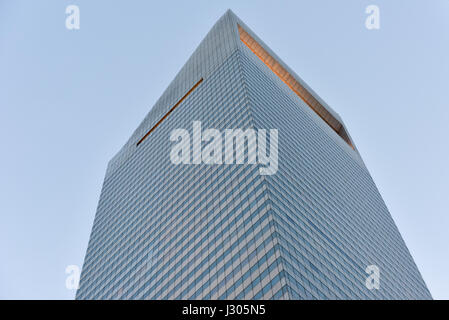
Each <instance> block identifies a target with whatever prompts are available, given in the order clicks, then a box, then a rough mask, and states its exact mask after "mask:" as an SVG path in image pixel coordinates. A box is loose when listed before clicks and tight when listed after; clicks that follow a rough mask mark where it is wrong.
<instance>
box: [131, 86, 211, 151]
mask: <svg viewBox="0 0 449 320" xmlns="http://www.w3.org/2000/svg"><path fill="white" fill-rule="evenodd" d="M201 82H203V78H201V79H200V80H199V81H198V82H197V83H195V85H194V86H193V87H192V88H191V89H190V90H189V91H187V93H186V94H185V95H184V96H183V97H182V98H181V99H179V101H178V102H176V104H175V105H174V106H173V107H172V108H171V109H170V110H168V112H167V113H166V114H165V115H164V116H163V117H162V118H161V120H159V121H158V122H157V123H156V124H155V125H154V126H153V127H152V128H151V129H150V130H149V131H148V132H147V133H146V134H145V135H144V136H143V137H142V139H140V140H139V141H138V142H137V144H136V146H139V144H141V143H142V141H143V140H145V139H146V138H147V137H148V136H149V135H150V133H151V132H153V131H154V129H156V128H157V126H158V125H160V124H161V123H162V121H164V120H165V118H167V117H168V115H169V114H170V113H172V112H173V110H175V109H176V108H177V107H178V106H179V105H180V104H181V102H183V101H184V100H185V98H187V97H188V96H189V95H190V94H191V93H192V92H193V90H195V89H196V87H198V86H199V84H200V83H201Z"/></svg>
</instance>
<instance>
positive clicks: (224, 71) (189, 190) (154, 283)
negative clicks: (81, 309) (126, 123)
mask: <svg viewBox="0 0 449 320" xmlns="http://www.w3.org/2000/svg"><path fill="white" fill-rule="evenodd" d="M269 23H273V22H270V21H267V24H269ZM286 32H289V31H288V30H286ZM302 32H305V31H302ZM296 34H297V33H296V32H292V35H291V36H292V38H291V41H296V40H295V38H294V37H295V36H296ZM304 50H310V48H308V47H306V46H305V47H304ZM127 107H129V106H127ZM196 121H199V122H201V126H202V130H204V129H207V128H214V129H217V130H219V132H221V133H223V132H225V130H226V129H238V128H240V129H242V130H245V129H248V128H253V129H267V137H266V139H267V140H266V141H269V142H270V143H271V141H272V136H271V135H270V134H269V131H268V130H269V129H277V130H278V168H277V170H274V172H272V173H271V174H261V172H260V170H259V169H260V168H261V167H262V166H263V165H262V164H261V163H256V164H252V163H249V161H245V162H244V163H243V164H236V163H234V164H224V163H223V164H206V163H204V162H203V161H199V163H197V162H195V156H197V155H198V154H195V152H194V151H193V153H192V154H190V151H189V156H188V157H189V159H188V160H189V162H190V164H186V163H179V164H175V163H173V161H172V160H171V152H172V148H173V145H174V144H175V143H176V141H171V140H170V137H171V135H172V133H173V131H174V130H176V129H185V130H187V131H188V134H189V141H192V140H195V138H194V132H193V131H194V129H193V127H194V123H195V122H196ZM191 137H192V138H191ZM190 139H192V140H190ZM196 142H197V145H196V147H198V141H196ZM191 143H192V146H193V149H194V148H195V141H192V142H191ZM199 143H200V144H201V147H202V148H204V147H205V145H206V142H201V141H200V142H199ZM236 144H237V142H236ZM267 148H268V147H267ZM246 151H247V153H246V156H245V159H246V160H248V159H249V152H248V150H246ZM266 151H267V154H268V150H266ZM270 151H272V150H270ZM233 153H235V154H237V151H236V152H233ZM181 154H184V153H181ZM197 160H198V159H197ZM369 266H375V268H378V270H379V276H380V279H379V282H378V284H379V288H378V289H376V287H374V288H372V287H369V286H367V285H366V279H367V278H368V277H369V276H370V275H371V273H367V272H366V270H367V268H370V267H369ZM368 270H372V269H368ZM373 283H376V282H373ZM271 298H274V299H427V298H431V296H430V293H429V291H428V289H427V288H426V285H425V283H424V281H423V279H422V277H421V275H420V273H419V271H418V269H417V267H416V265H415V263H414V261H413V258H412V257H411V255H410V253H409V251H408V249H407V247H406V245H405V243H404V241H403V239H402V237H401V235H400V233H399V231H398V229H397V228H396V225H395V223H394V221H393V219H392V217H391V215H390V213H389V212H388V209H387V208H386V206H385V204H384V202H383V200H382V198H381V196H380V194H379V192H378V190H377V188H376V186H375V184H374V182H373V180H372V178H371V176H370V174H369V172H368V170H367V168H366V167H365V165H364V163H363V161H362V159H361V157H360V154H359V153H358V151H357V148H356V146H355V144H354V142H353V140H352V139H351V137H350V135H349V134H348V131H347V128H346V127H345V126H344V124H343V121H342V120H341V118H340V117H339V116H338V115H337V114H336V113H335V112H334V111H333V110H332V109H331V108H330V107H329V106H328V105H327V104H326V103H325V102H324V101H323V100H322V99H321V98H320V97H319V96H318V95H317V94H316V93H315V92H313V91H312V89H311V88H309V87H308V86H307V85H306V84H305V83H304V81H303V80H302V79H301V78H300V77H299V76H297V75H296V74H295V73H294V72H293V71H292V70H291V69H290V68H289V67H288V66H287V65H285V63H283V62H282V61H281V59H279V57H278V56H277V55H276V54H274V53H273V51H271V49H270V48H268V47H267V46H266V45H265V44H264V43H263V42H262V41H261V40H260V39H259V38H258V37H257V36H256V35H255V34H254V33H253V32H252V31H251V30H250V29H249V28H248V27H247V26H246V25H245V24H244V23H243V22H242V21H241V20H240V19H239V18H238V17H237V16H235V15H234V14H233V13H232V12H231V11H228V12H226V13H225V14H224V16H222V17H221V18H220V19H219V20H218V22H217V23H216V24H215V25H214V26H213V28H212V30H211V31H210V32H209V33H208V34H207V36H206V37H205V39H204V40H203V41H202V42H201V43H200V45H199V47H198V48H197V49H196V50H195V52H194V53H193V54H192V56H191V57H190V58H189V60H188V61H187V63H186V64H185V65H184V66H183V68H182V69H181V70H180V72H179V73H178V75H177V76H176V77H175V79H174V80H173V82H172V83H171V84H170V85H169V86H168V88H167V89H166V90H165V92H164V93H163V94H162V96H161V97H160V99H159V100H158V101H157V102H156V104H155V105H154V106H153V108H152V109H151V111H150V112H149V113H148V115H147V116H146V117H145V119H144V120H143V121H142V123H141V124H140V125H139V126H138V128H137V129H136V131H135V132H134V133H133V134H132V136H131V138H130V139H129V140H128V142H127V143H126V144H125V145H124V146H123V148H122V149H121V150H120V151H119V152H118V154H117V155H116V156H115V157H114V158H113V159H112V160H111V161H110V162H109V164H108V168H107V171H106V177H105V180H104V184H103V188H102V192H101V196H100V200H99V204H98V208H97V212H96V216H95V221H94V225H93V228H92V233H91V236H90V241H89V245H88V249H87V253H86V257H85V261H84V266H83V270H82V274H81V281H80V288H79V290H78V292H77V299H271Z"/></svg>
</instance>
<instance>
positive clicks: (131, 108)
mask: <svg viewBox="0 0 449 320" xmlns="http://www.w3.org/2000/svg"><path fill="white" fill-rule="evenodd" d="M70 4H75V5H78V6H79V8H80V29H79V30H68V29H66V27H65V19H66V14H65V8H66V6H67V5H70ZM370 4H375V5H378V6H379V9H380V29H379V30H368V29H366V28H365V19H366V17H367V14H366V13H365V8H366V7H367V6H368V5H370ZM228 8H230V9H232V10H233V11H234V13H236V14H237V15H238V16H239V17H240V18H241V19H242V20H243V21H244V22H245V23H246V24H247V25H248V26H249V27H250V28H251V29H252V30H253V31H254V32H255V33H256V34H257V35H258V36H259V37H260V38H261V39H263V40H264V42H265V43H266V44H267V45H268V46H270V47H271V48H272V49H273V51H274V52H276V53H277V54H278V56H279V57H281V59H282V60H283V61H284V62H285V63H287V64H288V65H289V66H290V67H291V68H292V69H293V70H295V71H296V73H297V74H299V75H300V76H301V77H302V78H303V79H304V80H305V81H306V82H307V83H308V84H309V85H310V86H311V87H312V88H313V89H314V90H315V91H316V92H317V93H318V94H319V95H320V96H321V97H322V98H323V99H324V100H325V101H326V102H327V103H328V104H329V105H330V106H331V107H332V108H333V109H334V110H335V111H336V112H338V113H339V114H340V115H341V117H342V118H343V120H344V121H345V123H346V126H347V127H348V130H349V132H350V134H351V136H352V138H353V139H354V141H355V143H356V145H357V147H358V149H359V151H360V153H361V155H362V157H363V159H364V161H365V163H366V165H367V167H368V169H369V170H370V172H371V174H372V176H373V178H374V181H375V182H376V184H377V186H378V188H379V190H380V193H381V194H382V196H383V198H384V200H385V202H386V204H387V206H388V208H389V209H390V212H391V214H392V216H393V218H394V220H395V221H396V224H397V225H398V228H399V230H400V232H401V234H402V236H403V237H404V240H405V242H406V243H407V245H408V248H409V250H410V252H411V254H412V255H413V257H414V259H415V262H416V264H417V265H418V268H419V270H420V271H421V273H422V275H423V277H424V280H425V281H426V283H427V285H428V287H429V289H430V291H431V293H432V295H433V297H434V298H437V299H442V298H446V299H448V298H449V277H448V270H449V215H448V213H449V209H448V205H447V199H448V197H449V187H448V185H449V169H448V163H449V150H448V147H449V143H448V131H447V128H448V123H449V105H448V101H449V99H448V98H449V97H448V95H449V80H448V77H449V1H447V0H421V1H414V0H395V1H391V0H370V1H364V0H358V1H357V0H345V1H335V0H326V1H325V0H314V1H298V0H294V1H249V0H245V1H242V0H238V1H226V0H221V1H217V0H212V1H211V0H204V1H198V0H192V1H157V2H156V1H132V0H127V1H124V0H122V1H100V0H96V1H87V0H71V1H66V0H60V1H54V0H45V1H43V0H40V1H31V0H30V1H18V0H14V1H12V0H0V139H1V146H2V149H1V157H0V298H31V299H49V298H57V299H72V298H73V297H74V294H75V292H74V291H73V290H68V289H66V287H65V280H66V277H67V275H66V274H65V268H66V266H67V265H73V264H74V265H79V266H80V267H81V266H82V263H83V259H84V254H85V251H86V248H87V243H88V240H89V234H90V230H91V227H92V223H93V219H94V215H95V210H96V206H97V202H98V198H99V195H100V191H101V186H102V182H103V178H104V174H105V170H106V165H107V162H108V161H109V159H110V158H111V157H112V156H113V155H114V154H115V153H116V152H117V151H118V150H119V149H120V147H121V146H122V145H123V144H124V143H125V142H126V140H127V139H128V138H129V136H130V135H131V133H132V132H133V130H134V129H135V128H136V127H137V125H138V124H139V123H140V121H141V120H142V119H143V118H144V116H145V115H146V114H147V113H148V111H149V110H150V109H151V107H152V106H153V104H154V103H155V102H156V100H157V99H158V98H159V96H160V95H161V94H162V92H163V91H164V90H165V88H166V87H167V86H168V84H169V83H170V81H171V80H172V79H173V78H174V76H175V75H176V73H177V72H178V71H179V69H180V68H181V67H182V66H183V64H184V63H185V62H186V61H187V59H188V57H189V56H190V54H191V53H192V52H193V51H194V49H195V48H196V46H197V45H198V44H199V42H200V41H201V40H202V38H203V37H204V36H205V35H206V33H207V32H208V31H209V29H210V28H211V27H212V25H213V24H214V23H215V22H216V20H217V19H218V18H219V17H220V16H221V15H222V14H224V12H225V11H226V9H228Z"/></svg>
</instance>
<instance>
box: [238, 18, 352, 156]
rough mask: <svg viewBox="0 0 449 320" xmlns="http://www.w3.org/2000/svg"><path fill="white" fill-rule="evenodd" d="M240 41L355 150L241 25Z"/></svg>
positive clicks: (338, 127)
mask: <svg viewBox="0 0 449 320" xmlns="http://www.w3.org/2000/svg"><path fill="white" fill-rule="evenodd" d="M237 26H238V29H239V35H240V40H241V41H242V42H243V43H244V44H245V45H246V46H247V47H248V48H249V49H250V50H251V51H252V52H253V53H254V54H255V55H256V56H257V57H258V58H259V59H260V60H261V61H262V62H263V63H265V65H266V66H267V67H268V68H269V69H270V70H271V71H273V73H274V74H275V75H277V76H278V78H279V79H281V80H282V81H283V82H284V83H285V84H286V85H287V86H288V87H289V88H290V89H291V90H292V91H293V92H294V93H296V95H298V96H299V97H300V98H301V99H302V100H303V101H304V102H305V103H306V104H307V105H308V106H309V107H310V108H311V109H312V110H313V111H315V113H316V114H317V115H318V116H319V117H320V118H321V119H323V120H324V122H326V123H327V124H328V125H329V126H330V127H331V128H332V129H333V130H334V131H335V132H336V133H337V134H338V135H339V136H340V137H341V138H342V139H343V140H344V141H346V143H347V144H348V145H349V146H350V147H351V148H353V149H354V146H353V145H352V143H351V140H350V139H349V136H348V134H347V133H346V131H345V128H344V127H343V124H342V123H340V121H338V120H337V119H336V118H335V117H334V116H333V115H332V114H331V113H330V112H329V111H327V109H326V108H325V107H324V106H323V105H322V104H321V103H320V102H319V101H318V100H317V99H316V98H315V97H314V96H313V95H312V94H311V93H310V92H309V91H308V90H307V89H306V88H304V86H302V85H301V84H300V83H299V82H298V81H297V80H296V79H295V78H294V77H293V76H292V75H291V74H290V73H289V72H288V71H287V70H286V69H285V68H284V67H283V66H282V65H281V64H280V63H279V62H278V61H276V59H274V58H273V57H272V56H271V55H270V54H269V53H268V52H267V51H266V50H265V49H264V48H263V47H262V46H261V45H260V44H259V43H258V42H257V41H256V40H255V39H254V38H253V37H251V36H250V35H249V34H248V32H246V31H245V29H243V28H242V27H241V26H240V25H239V24H238V25H237Z"/></svg>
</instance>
